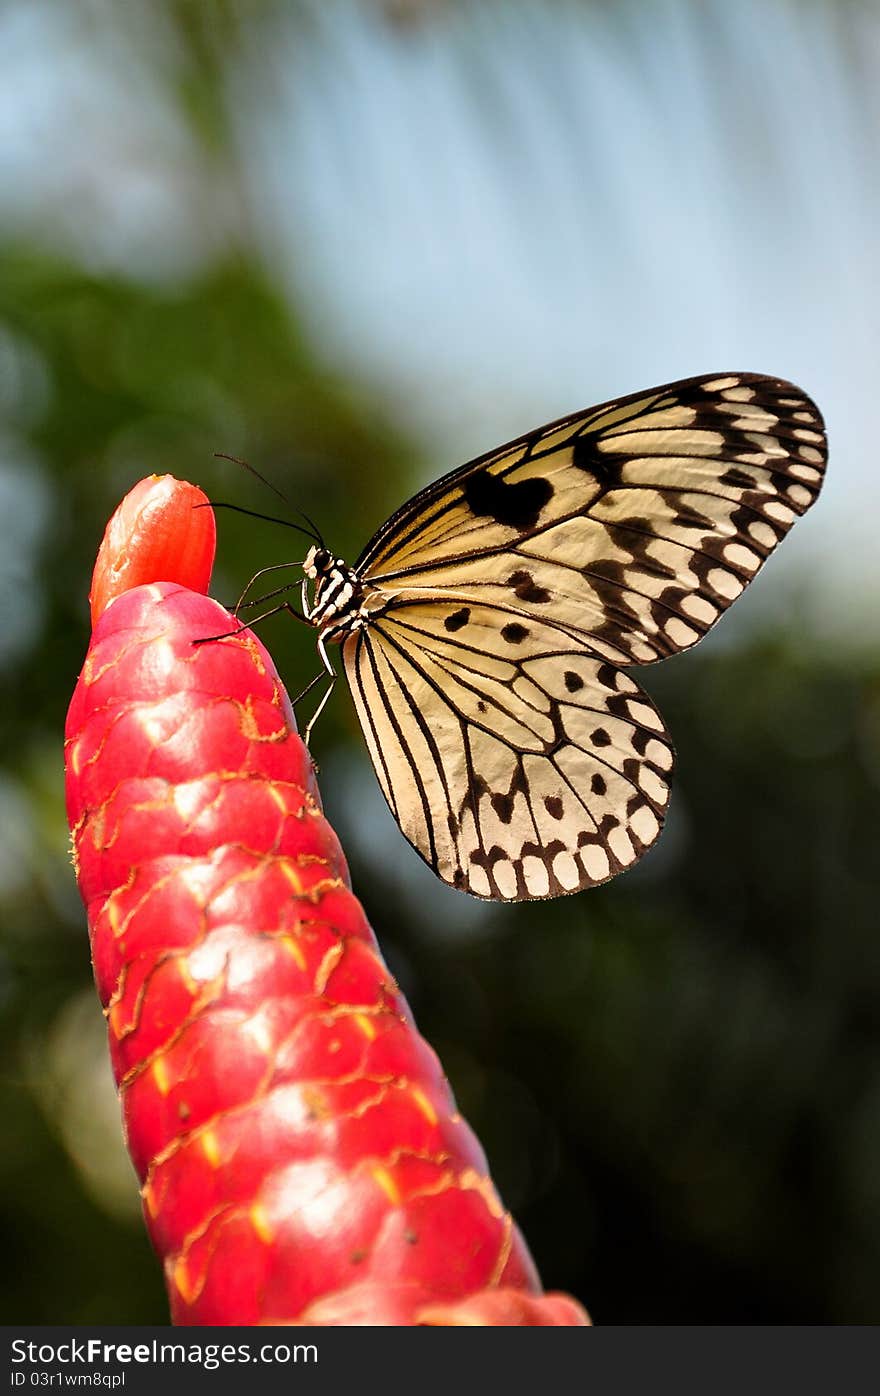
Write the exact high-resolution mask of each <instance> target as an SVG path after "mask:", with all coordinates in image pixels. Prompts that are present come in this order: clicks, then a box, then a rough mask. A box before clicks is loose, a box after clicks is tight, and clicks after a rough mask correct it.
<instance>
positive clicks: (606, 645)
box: [287, 373, 827, 901]
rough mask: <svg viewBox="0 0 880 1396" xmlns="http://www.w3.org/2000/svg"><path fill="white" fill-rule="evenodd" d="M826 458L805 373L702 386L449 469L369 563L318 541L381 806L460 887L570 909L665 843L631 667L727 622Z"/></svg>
mask: <svg viewBox="0 0 880 1396" xmlns="http://www.w3.org/2000/svg"><path fill="white" fill-rule="evenodd" d="M826 454H827V452H826V439H825V431H824V426H823V422H822V417H821V415H820V413H819V411H818V409H817V407H816V406H815V405H814V403H813V402H812V401H811V400H810V399H809V398H808V397H806V396H805V395H804V394H803V393H802V392H801V391H800V389H798V388H796V387H794V386H793V385H792V384H791V383H786V382H783V381H781V380H779V379H775V378H766V377H762V376H760V375H756V374H745V373H727V374H715V375H714V376H710V377H700V378H688V379H685V380H683V381H682V382H677V383H669V384H666V385H664V386H662V387H658V388H652V389H650V390H649V391H647V392H642V393H634V394H632V395H630V396H628V397H623V398H620V399H618V400H617V401H613V402H606V403H603V404H602V405H601V406H599V407H594V408H592V409H590V410H589V411H586V412H577V413H574V414H573V415H571V416H568V417H563V418H561V419H560V420H559V421H555V422H551V423H550V424H549V425H547V426H543V427H539V428H538V429H537V430H535V431H531V432H527V433H526V435H524V436H520V437H518V438H517V440H515V441H512V442H510V443H509V444H508V445H506V446H500V447H499V448H498V449H497V450H494V451H491V452H489V453H488V454H487V455H483V456H480V457H479V458H478V459H477V460H474V461H471V462H470V463H469V464H467V465H463V466H461V467H460V468H459V469H457V470H453V471H452V472H450V473H449V474H447V475H444V476H443V477H442V478H441V479H439V480H436V481H435V482H434V483H433V484H430V485H428V486H427V488H425V489H423V490H422V491H420V493H418V494H416V495H415V496H414V497H413V498H412V499H410V500H408V501H407V503H405V504H403V505H402V506H401V507H400V508H399V509H398V510H397V512H396V513H395V514H393V515H392V516H391V518H390V519H388V521H387V522H386V523H384V524H383V525H382V527H381V528H380V529H379V531H378V532H377V533H376V535H375V537H374V538H373V539H372V540H371V541H370V542H369V543H368V544H367V546H366V548H365V549H364V551H363V552H362V553H361V555H360V557H359V558H358V560H357V562H356V563H355V564H354V565H353V566H349V565H348V564H347V563H346V562H344V561H343V560H342V559H340V558H337V557H335V556H334V555H333V554H332V553H331V552H330V551H329V550H328V549H327V548H326V547H325V545H324V543H323V540H322V539H321V536H320V533H319V532H318V531H317V530H315V531H314V533H313V537H314V539H315V543H314V546H313V547H312V548H311V549H310V550H309V552H308V554H307V556H306V558H305V559H304V561H303V563H302V564H301V566H302V568H303V579H302V583H301V588H302V615H301V617H300V619H303V620H306V621H307V622H308V623H309V624H311V625H313V626H314V627H316V629H317V631H318V650H319V654H320V656H321V659H322V661H323V665H324V669H325V671H326V674H327V675H328V677H329V678H330V686H331V687H332V681H333V680H334V679H335V671H334V668H333V665H332V663H331V661H330V659H329V657H328V654H327V648H326V646H327V645H328V644H330V643H335V644H338V645H339V646H340V648H341V654H342V663H343V666H344V669H345V674H346V677H347V679H348V683H349V686H350V688H351V693H352V697H353V699H354V705H355V708H356V711H357V715H358V718H359V719H360V724H361V727H362V728H363V732H364V736H365V738H366V742H367V747H368V748H369V752H370V756H371V758H372V762H373V766H374V767H375V770H376V775H377V776H378V779H379V784H380V786H381V787H382V791H383V794H384V796H385V799H386V800H387V802H388V805H389V807H390V809H391V812H392V814H393V815H394V817H395V819H396V820H397V823H398V824H399V825H400V828H401V830H402V832H403V834H404V835H405V837H406V838H407V839H408V840H409V842H410V843H411V844H412V846H413V847H414V848H415V849H416V851H417V852H418V853H419V854H420V855H421V857H422V858H423V859H424V860H425V861H426V862H427V863H428V864H429V866H430V867H431V868H433V869H434V871H435V872H436V873H437V874H438V876H439V877H441V878H442V879H443V881H444V882H447V883H449V884H450V885H451V886H453V887H457V888H461V889H463V890H465V891H467V892H470V893H472V894H473V895H474V896H477V897H483V898H490V899H502V900H505V901H520V900H529V899H537V898H545V897H556V896H560V895H562V894H565V893H571V892H579V891H581V890H582V889H584V888H587V887H593V886H596V885H597V884H599V883H602V882H605V881H607V880H608V879H609V878H611V877H614V876H615V875H616V874H617V873H620V872H622V871H623V870H624V869H626V868H629V867H631V866H632V865H633V864H634V863H635V862H637V860H638V859H639V858H641V857H642V855H643V854H644V853H645V851H646V850H647V849H648V848H650V847H651V845H652V844H653V843H654V842H655V840H656V839H657V838H658V836H659V834H660V830H661V828H662V825H663V820H664V816H665V813H666V809H667V805H668V801H669V785H670V777H671V774H672V768H673V761H674V753H673V747H672V744H671V741H670V739H669V736H668V734H667V732H666V729H665V727H664V724H663V720H662V718H661V717H660V714H659V713H658V711H657V709H656V708H655V706H654V704H653V703H652V701H651V699H650V698H649V697H648V696H647V694H646V693H645V692H644V691H643V690H642V689H641V688H640V687H639V685H638V683H637V682H636V681H635V679H633V678H632V677H631V676H630V674H629V673H627V672H626V671H627V669H628V668H629V667H630V666H633V665H635V666H640V665H648V664H653V663H655V662H656V661H657V660H660V659H665V658H667V657H668V656H669V655H673V654H677V653H679V652H680V651H681V650H686V649H690V647H691V646H692V645H695V644H696V643H697V641H698V640H699V639H701V637H702V636H703V635H705V633H706V631H707V630H710V629H711V627H712V626H713V625H714V624H715V622H716V621H717V620H718V618H719V616H721V614H722V613H723V612H724V611H725V610H726V609H727V607H728V606H729V605H730V604H731V602H733V601H735V600H736V598H737V597H738V596H739V595H740V593H741V592H742V591H743V590H744V589H745V587H746V586H747V585H748V583H749V582H750V581H751V580H752V578H753V577H754V576H755V574H756V573H757V572H758V571H759V569H760V568H761V566H762V564H763V563H764V561H765V559H766V558H767V557H768V556H769V554H770V553H771V552H772V551H773V549H774V548H775V547H776V544H777V543H778V542H779V541H780V539H781V538H782V537H783V536H784V535H785V534H786V533H787V532H788V530H789V528H790V527H791V525H792V524H793V523H794V521H795V519H796V518H797V517H798V515H800V514H803V513H804V512H805V511H806V510H807V509H808V508H809V507H810V505H811V504H812V503H813V501H814V500H815V498H816V496H817V494H818V492H819V488H820V486H821V483H822V478H823V472H824V468H825V461H826ZM304 531H305V530H304ZM287 609H291V610H292V609H293V608H292V607H290V606H289V605H288V606H287ZM294 614H298V613H297V612H296V611H294ZM320 677H323V675H320V676H319V678H320ZM317 682H318V680H314V681H313V683H317ZM312 686H313V685H309V688H311V687H312ZM305 691H308V690H305ZM329 692H330V688H328V689H327V692H326V693H325V694H324V697H323V699H322V701H321V703H320V704H319V706H318V710H317V711H316V713H315V716H314V717H313V719H312V722H311V723H310V724H309V727H308V728H307V730H306V742H307V743H308V740H309V737H310V735H311V728H312V726H313V725H314V720H315V718H316V717H317V715H318V712H320V710H321V708H323V705H324V702H326V699H327V697H328V696H329ZM300 696H302V695H300Z"/></svg>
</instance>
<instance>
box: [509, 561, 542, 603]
mask: <svg viewBox="0 0 880 1396" xmlns="http://www.w3.org/2000/svg"><path fill="white" fill-rule="evenodd" d="M507 585H508V586H509V587H512V588H513V594H514V596H516V597H517V598H518V599H519V600H520V601H532V602H533V603H534V604H535V605H537V606H542V605H544V604H545V603H546V602H547V601H549V600H551V596H550V593H549V591H548V590H547V588H546V587H539V586H538V585H537V583H536V582H535V579H534V577H533V576H532V574H531V572H526V570H525V568H522V569H520V571H518V572H512V573H511V575H510V576H509V577H508V579H507Z"/></svg>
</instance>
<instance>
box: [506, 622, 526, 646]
mask: <svg viewBox="0 0 880 1396" xmlns="http://www.w3.org/2000/svg"><path fill="white" fill-rule="evenodd" d="M528 633H529V632H528V629H527V627H526V626H524V625H520V623H519V621H518V620H514V621H511V623H510V625H505V626H504V628H503V629H502V631H501V638H502V639H504V640H506V641H507V643H508V644H509V645H521V644H522V642H523V640H524V639H525V638H526V636H527V635H528Z"/></svg>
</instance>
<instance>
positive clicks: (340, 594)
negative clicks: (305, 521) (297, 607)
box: [303, 548, 367, 640]
mask: <svg viewBox="0 0 880 1396" xmlns="http://www.w3.org/2000/svg"><path fill="white" fill-rule="evenodd" d="M303 572H304V573H305V577H304V580H303V615H304V616H305V618H306V620H307V621H309V622H310V623H311V624H312V625H314V626H316V627H317V629H318V630H320V632H321V634H322V636H323V637H324V639H329V640H341V639H343V638H344V636H345V635H347V634H350V633H351V631H353V630H357V629H359V628H360V627H362V626H363V625H364V624H365V623H366V620H367V616H366V612H365V610H364V606H363V602H364V584H363V582H362V581H361V579H360V577H359V576H358V574H357V572H355V570H354V568H353V567H349V565H348V563H347V562H343V560H342V558H339V557H334V556H333V554H332V553H331V552H329V550H328V549H327V548H311V549H310V550H309V553H308V555H307V556H306V558H305V561H304V562H303ZM309 582H312V583H313V584H314V587H313V591H312V595H311V598H309V595H308V584H309Z"/></svg>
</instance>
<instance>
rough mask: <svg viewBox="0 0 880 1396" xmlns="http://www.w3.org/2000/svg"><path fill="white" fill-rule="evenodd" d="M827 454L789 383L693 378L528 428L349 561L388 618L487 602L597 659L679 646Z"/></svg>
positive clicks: (737, 581)
mask: <svg viewBox="0 0 880 1396" xmlns="http://www.w3.org/2000/svg"><path fill="white" fill-rule="evenodd" d="M825 456H826V443H825V435H824V428H823V424H822V418H821V416H820V414H819V411H818V409H817V408H816V406H815V405H814V403H812V402H811V400H810V399H809V398H808V397H806V396H805V395H804V394H803V393H802V392H801V391H800V389H798V388H795V387H794V386H793V385H792V384H790V383H785V382H782V381H780V380H778V379H772V378H763V377H759V376H756V375H750V374H723V375H720V374H716V375H715V376H713V377H708V378H692V379H686V380H685V381H683V382H680V383H671V384H667V385H666V386H665V387H661V388H655V389H652V390H651V391H649V392H646V393H638V394H635V395H633V396H631V397H628V398H622V399H621V400H620V401H618V402H612V403H606V404H604V405H603V406H601V407H597V408H594V409H592V410H591V411H588V412H583V413H578V414H576V415H574V416H571V417H566V418H564V419H562V420H561V421H559V422H554V423H551V425H549V426H547V427H542V428H541V429H540V430H538V431H535V432H531V433H529V434H528V435H526V436H523V437H521V438H520V439H519V440H517V441H514V442H512V443H511V444H510V445H508V446H503V447H501V448H499V450H497V451H495V452H492V453H491V454H490V455H487V456H483V457H481V458H480V459H479V460H476V461H472V462H471V463H470V464H469V465H466V466H462V467H461V468H460V469H459V470H456V471H453V472H452V473H451V474H450V475H447V476H445V477H444V478H443V479H441V480H438V481H436V482H435V483H434V484H432V485H430V486H429V487H428V488H427V489H425V490H423V491H422V492H421V493H420V494H418V495H416V496H415V497H414V498H413V499H411V500H410V501H409V502H408V503H407V504H405V505H404V506H403V507H402V508H401V509H399V510H398V511H397V513H396V514H395V515H393V516H392V518H391V519H389V521H388V522H387V523H386V524H385V525H384V526H383V527H382V528H381V529H380V530H379V532H378V533H377V535H376V537H375V538H374V539H373V541H372V542H371V543H370V544H369V545H368V547H367V548H366V549H365V551H364V553H363V554H362V556H361V558H360V559H359V561H358V563H357V564H356V570H357V571H358V572H359V574H360V575H361V576H363V577H364V578H365V579H366V580H367V581H369V582H371V583H373V584H374V585H375V586H376V587H377V588H379V590H380V591H381V592H382V593H383V594H384V595H385V596H386V598H387V599H388V601H389V602H390V603H391V604H392V605H393V604H396V602H397V601H398V600H399V601H401V602H409V601H413V600H416V599H418V598H419V597H422V598H425V599H429V598H431V597H436V596H443V597H447V598H449V597H454V596H455V597H459V598H460V599H461V600H462V602H463V603H465V604H466V603H467V602H468V601H475V600H477V599H480V600H482V601H485V602H486V603H491V604H493V605H497V606H499V607H502V608H504V609H505V610H508V611H510V612H512V613H516V614H519V615H520V616H522V617H533V618H543V619H547V620H549V621H551V622H552V623H553V624H554V625H556V626H561V627H564V628H565V629H567V630H568V631H570V632H571V633H572V634H576V635H578V636H580V637H582V641H583V643H584V644H585V645H587V646H589V648H590V649H591V650H592V651H593V652H594V653H595V654H597V655H600V656H602V657H604V658H607V659H610V660H612V661H614V662H616V663H622V664H627V663H629V664H632V663H636V664H649V663H652V662H653V661H654V660H656V659H662V658H665V657H666V656H667V655H670V654H674V653H676V652H678V651H680V650H684V649H687V648H688V647H689V646H690V645H693V644H695V643H696V641H697V640H699V639H700V637H701V636H702V635H703V634H705V632H706V631H707V630H708V629H709V628H710V626H711V625H713V624H714V622H715V621H716V620H717V619H718V617H719V616H720V615H721V614H722V612H723V611H724V610H726V608H727V607H728V606H729V605H730V603H731V602H732V601H734V600H735V599H736V597H738V596H739V595H740V593H741V592H742V591H743V589H744V588H745V586H746V585H747V584H748V582H750V581H751V579H752V578H753V577H754V576H755V574H756V573H757V572H758V570H759V569H760V567H761V566H762V564H763V562H764V561H765V559H766V558H767V557H768V555H769V554H770V553H771V552H772V550H773V549H774V548H775V546H776V544H777V543H778V542H779V540H780V539H781V538H782V537H784V535H785V534H786V533H787V531H788V529H789V528H790V527H791V525H792V523H793V522H794V520H795V519H796V518H797V516H798V515H800V514H803V513H804V512H805V511H806V510H807V508H809V506H810V504H811V503H812V502H813V500H814V499H815V498H816V495H817V494H818V492H819V488H820V486H821V483H822V476H823V471H824V467H825Z"/></svg>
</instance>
